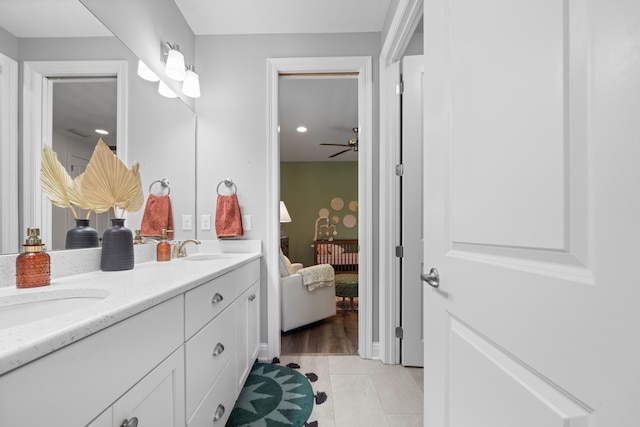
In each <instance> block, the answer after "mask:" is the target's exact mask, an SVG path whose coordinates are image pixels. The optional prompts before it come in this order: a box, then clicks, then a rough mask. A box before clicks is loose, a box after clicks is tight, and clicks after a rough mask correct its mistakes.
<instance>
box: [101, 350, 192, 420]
mask: <svg viewBox="0 0 640 427" xmlns="http://www.w3.org/2000/svg"><path fill="white" fill-rule="evenodd" d="M184 414H185V412H184V351H183V348H182V347H180V348H179V349H178V350H176V351H174V352H173V354H171V356H169V357H168V358H167V359H165V360H164V361H163V362H162V363H161V364H160V365H159V366H158V367H156V368H155V369H154V370H153V371H151V372H150V373H149V374H148V375H147V376H145V377H144V378H143V379H142V380H141V381H140V382H139V383H138V384H136V385H135V386H134V387H133V388H132V389H131V390H129V391H128V392H127V393H126V394H125V395H124V396H122V397H121V398H120V399H118V400H117V401H116V403H114V404H113V406H111V407H109V409H107V410H106V411H104V412H103V413H102V414H101V415H100V416H99V417H98V418H97V419H95V420H94V421H93V422H92V423H91V424H89V427H132V426H135V425H138V426H140V427H145V426H153V427H178V426H183V425H184V421H183V420H184V416H185V415H184Z"/></svg>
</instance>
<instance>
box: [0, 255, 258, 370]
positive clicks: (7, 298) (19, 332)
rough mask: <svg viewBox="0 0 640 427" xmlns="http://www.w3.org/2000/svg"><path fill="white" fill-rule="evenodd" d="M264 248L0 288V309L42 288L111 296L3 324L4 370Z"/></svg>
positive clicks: (0, 359) (0, 360) (0, 366)
mask: <svg viewBox="0 0 640 427" xmlns="http://www.w3.org/2000/svg"><path fill="white" fill-rule="evenodd" d="M202 246H203V248H200V247H199V248H198V249H199V250H198V251H197V252H200V253H202V252H209V251H214V252H219V250H220V249H221V248H220V247H216V245H213V246H209V247H208V248H207V247H206V246H205V245H202ZM193 248H194V246H191V249H192V250H193ZM225 249H227V250H228V249H229V248H222V251H224V252H227V250H225ZM231 249H234V248H233V247H232V248H231ZM260 249H261V248H260V245H259V244H258V245H257V247H256V246H255V245H254V246H253V247H252V249H251V250H255V252H245V253H227V256H226V257H224V258H221V259H212V260H200V261H193V260H188V259H187V258H182V259H172V260H171V261H169V262H156V261H151V262H144V263H140V264H136V265H135V267H134V269H133V270H127V271H117V272H103V271H93V272H89V273H84V274H77V275H72V276H67V277H61V278H55V279H52V280H51V285H50V286H45V287H41V288H33V289H16V288H15V287H0V309H1V308H2V306H6V305H7V304H11V303H15V302H16V299H19V300H21V301H29V300H33V299H38V297H39V295H40V294H42V293H43V292H44V293H46V292H60V293H67V294H68V295H72V296H87V297H102V296H104V295H106V297H104V298H103V299H96V300H95V302H92V303H90V304H89V305H86V306H83V307H81V308H77V309H74V310H71V311H69V312H66V313H64V314H60V315H57V316H53V317H49V318H46V319H43V320H38V321H34V322H31V323H24V324H22V325H16V326H9V327H3V325H2V324H0V375H1V374H4V373H6V372H8V371H11V370H13V369H15V368H17V367H19V366H22V365H24V364H26V363H29V362H31V361H33V360H35V359H37V358H39V357H42V356H44V355H47V354H49V353H51V352H53V351H55V350H58V349H60V348H62V347H65V346H67V345H69V344H71V343H74V342H76V341H79V340H81V339H82V338H85V337H87V336H89V335H91V334H94V333H96V332H98V331H101V330H103V329H105V328H107V327H109V326H111V325H113V324H115V323H117V322H120V321H122V320H124V319H127V318H129V317H131V316H133V315H135V314H138V313H140V312H142V311H144V310H146V309H148V308H151V307H153V306H155V305H157V304H160V303H162V302H164V301H167V300H169V299H171V298H173V297H175V296H177V295H180V294H182V293H184V292H186V291H188V290H190V289H192V288H195V287H197V286H198V285H201V284H202V283H205V282H207V281H209V280H211V279H214V278H216V277H218V276H221V275H223V274H225V273H227V272H229V271H231V270H233V269H235V268H237V267H239V266H241V265H243V264H246V263H248V262H250V261H252V260H254V259H257V258H260V257H261V256H262V255H261V253H260V252H259V251H260ZM192 256H193V255H192Z"/></svg>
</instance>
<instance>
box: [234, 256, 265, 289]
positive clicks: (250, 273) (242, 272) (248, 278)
mask: <svg viewBox="0 0 640 427" xmlns="http://www.w3.org/2000/svg"><path fill="white" fill-rule="evenodd" d="M258 280H260V260H259V259H255V260H253V261H251V262H250V263H249V264H245V265H243V266H242V267H240V268H238V269H237V270H236V297H239V296H240V295H242V293H243V292H244V291H246V290H247V289H249V288H250V287H251V285H253V284H254V283H255V282H257V281H258Z"/></svg>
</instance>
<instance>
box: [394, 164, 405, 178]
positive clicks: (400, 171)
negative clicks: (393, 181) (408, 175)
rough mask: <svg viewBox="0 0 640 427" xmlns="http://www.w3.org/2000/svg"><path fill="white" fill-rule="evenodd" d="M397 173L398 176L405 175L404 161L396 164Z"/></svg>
mask: <svg viewBox="0 0 640 427" xmlns="http://www.w3.org/2000/svg"><path fill="white" fill-rule="evenodd" d="M396 175H397V176H402V175H404V165H403V164H402V163H400V164H399V165H396Z"/></svg>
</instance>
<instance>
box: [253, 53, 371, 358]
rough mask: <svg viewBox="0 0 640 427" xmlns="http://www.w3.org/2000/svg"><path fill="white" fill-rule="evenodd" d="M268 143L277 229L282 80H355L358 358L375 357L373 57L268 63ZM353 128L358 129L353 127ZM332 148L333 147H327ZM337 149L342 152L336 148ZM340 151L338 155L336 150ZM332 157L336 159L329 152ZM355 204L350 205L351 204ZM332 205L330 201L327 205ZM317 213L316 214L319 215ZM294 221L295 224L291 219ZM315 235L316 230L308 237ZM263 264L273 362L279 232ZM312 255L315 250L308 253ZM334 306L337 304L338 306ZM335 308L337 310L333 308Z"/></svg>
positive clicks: (277, 349)
mask: <svg viewBox="0 0 640 427" xmlns="http://www.w3.org/2000/svg"><path fill="white" fill-rule="evenodd" d="M268 65H269V83H270V84H269V113H270V120H269V142H270V153H271V159H270V163H269V164H270V179H271V182H270V185H269V189H270V195H269V200H268V205H269V218H270V223H272V224H276V223H278V222H279V218H280V215H279V214H280V201H281V198H280V187H281V186H280V184H281V183H280V117H279V108H278V105H279V86H280V78H281V76H283V75H286V74H309V75H312V74H327V73H355V74H357V86H358V92H357V105H358V112H357V119H358V120H357V127H358V143H359V148H358V151H357V158H358V173H357V175H358V183H357V185H358V192H357V206H358V216H357V223H358V231H357V234H358V238H357V240H358V242H359V252H358V276H359V283H358V285H357V288H358V298H359V304H358V311H357V313H358V319H359V320H358V354H359V355H360V356H361V357H363V358H371V357H372V339H373V332H372V331H373V319H372V316H371V313H372V307H373V294H374V293H373V292H372V281H371V276H372V261H371V260H372V253H373V248H372V247H371V244H370V242H371V241H372V236H373V231H372V227H371V220H370V215H371V213H372V211H373V203H372V198H373V197H372V196H373V190H372V181H373V176H372V166H373V162H372V150H373V149H374V148H373V147H372V141H373V138H372V118H373V113H372V111H373V103H372V78H371V73H372V65H371V58H370V57H336V58H332V57H329V58H281V59H269V60H268ZM351 127H355V126H351ZM329 142H331V141H329ZM333 148H339V147H333ZM338 151H339V150H338ZM331 153H335V151H334V152H331ZM349 202H351V200H348V201H347V203H349ZM328 203H330V201H329V202H328ZM317 213H318V212H316V215H317ZM292 219H293V218H292ZM313 233H315V225H314V227H313V229H312V230H311V231H310V232H309V236H311V235H313ZM266 246H267V249H266V250H265V259H266V263H267V271H268V284H267V286H268V298H267V301H268V309H267V313H268V314H267V316H268V348H267V349H263V353H262V354H261V357H262V358H265V359H271V358H273V357H276V356H279V355H280V354H281V341H280V338H281V337H280V334H281V306H282V302H281V298H282V293H281V283H280V282H281V281H280V274H279V260H280V246H281V235H280V228H279V227H273V229H272V231H271V232H270V234H269V237H268V239H267V242H266ZM309 250H311V248H309ZM334 304H335V301H334ZM334 307H335V305H334Z"/></svg>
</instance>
